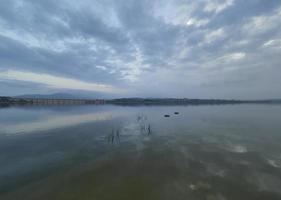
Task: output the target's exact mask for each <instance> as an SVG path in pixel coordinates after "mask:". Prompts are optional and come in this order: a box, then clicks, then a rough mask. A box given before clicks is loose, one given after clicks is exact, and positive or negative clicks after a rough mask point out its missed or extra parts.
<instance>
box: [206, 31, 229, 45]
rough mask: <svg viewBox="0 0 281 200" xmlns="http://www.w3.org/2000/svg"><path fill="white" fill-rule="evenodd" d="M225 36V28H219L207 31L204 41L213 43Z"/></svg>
mask: <svg viewBox="0 0 281 200" xmlns="http://www.w3.org/2000/svg"><path fill="white" fill-rule="evenodd" d="M224 37H225V31H224V29H223V28H219V29H217V30H214V31H211V32H207V33H206V34H205V39H204V41H203V43H207V44H208V43H212V42H214V41H216V40H218V39H222V38H224Z"/></svg>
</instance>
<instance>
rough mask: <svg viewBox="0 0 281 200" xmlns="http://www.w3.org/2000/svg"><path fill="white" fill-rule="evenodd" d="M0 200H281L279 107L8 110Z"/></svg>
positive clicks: (2, 134)
mask: <svg viewBox="0 0 281 200" xmlns="http://www.w3.org/2000/svg"><path fill="white" fill-rule="evenodd" d="M175 112H178V114H175ZM164 115H169V117H164ZM0 199H1V200H8V199H9V200H16V199H21V200H29V199H31V200H33V199H34V200H38V199H40V200H44V199H46V200H64V199H67V200H76V199H77V200H93V199H97V200H103V199H114V200H126V199H128V200H135V199H136V200H137V199H148V200H149V199H153V200H158V199H161V200H166V199H167V200H170V199H173V200H174V199H175V200H177V199H194V200H197V199H198V200H201V199H202V200H205V199H207V200H232V199H233V200H244V199H245V200H251V199H255V200H256V199H261V200H265V199H266V200H271V199H272V200H275V199H276V200H277V199H278V200H280V199H281V106H280V105H254V104H253V105H248V104H247V105H217V106H207V105H204V106H113V105H99V106H96V105H80V106H45V107H44V106H26V107H9V108H1V109H0Z"/></svg>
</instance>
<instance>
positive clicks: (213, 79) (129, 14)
mask: <svg viewBox="0 0 281 200" xmlns="http://www.w3.org/2000/svg"><path fill="white" fill-rule="evenodd" d="M280 13H281V2H280V0H270V1H265V0H259V1H257V0H247V1H244V0H200V1H192V0H186V1H183V0H155V1H148V0H120V1H115V0H106V1H98V0H92V1H90V0H82V1H79V2H78V1H74V0H60V1H56V0H48V1H38V0H27V1H23V0H10V1H7V2H5V4H1V5H0V72H1V76H2V81H1V86H0V89H1V94H0V95H5V94H12V93H13V94H15V95H16V94H18V93H21V94H22V93H23V91H27V92H29V93H30V92H32V91H40V89H41V90H42V91H44V92H48V91H58V92H59V91H60V90H64V89H65V88H66V89H71V88H72V89H75V90H77V89H78V90H85V89H86V90H87V91H96V90H99V91H100V92H101V93H102V92H106V93H116V92H117V91H119V90H120V88H122V89H124V90H126V94H124V93H120V96H123V95H127V96H136V95H137V96H155V97H157V96H175V97H176V96H179V97H183V96H184V97H189V96H194V97H198V98H199V97H211V96H214V97H215V98H219V97H221V98H223V97H226V98H236V97H245V96H247V95H253V96H261V97H268V96H270V95H277V96H281V93H280V91H281V90H280V86H279V87H278V86H276V85H278V84H279V83H280V84H281V82H280V80H279V78H278V77H276V74H278V73H281V71H280V70H281V69H280V67H279V66H280V65H279V63H280V61H281V60H280V51H281V50H280V42H279V40H280V38H281V28H280V27H281V26H280V25H281V24H280V23H281V22H280V20H279V19H280V17H281V15H280ZM7 72H9V73H12V74H13V73H17V75H16V78H15V74H13V79H11V77H10V78H9V80H8V79H7V77H6V79H5V80H4V79H3V76H4V75H3V73H7ZM19 73H21V74H19ZM26 73H28V74H29V73H31V74H32V76H31V74H29V75H28V76H27V74H26ZM6 75H7V74H6ZM21 75H24V76H21ZM10 76H12V75H11V74H10ZM42 76H51V77H48V78H47V79H42ZM22 77H26V79H25V80H20V79H22ZM30 77H32V79H33V80H36V81H37V82H31V81H30V80H32V79H28V78H30ZM35 77H37V78H35ZM39 77H41V78H39ZM39 79H40V80H39ZM65 79H67V80H65ZM261 79H262V80H265V81H263V82H262V81H261V82H258V81H256V82H255V81H253V80H261ZM43 80H44V81H43ZM46 80H55V81H53V82H52V83H50V82H46ZM226 80H231V81H230V82H231V84H224V83H226V82H227V81H226ZM247 80H248V83H247ZM23 81H25V84H23V85H24V86H23V85H21V84H19V83H21V82H23ZM26 81H29V82H26ZM39 81H40V82H39ZM73 81H74V82H73ZM230 82H228V83H230ZM250 82H251V83H253V82H254V83H255V84H253V85H254V86H253V87H256V88H263V89H260V90H258V89H254V88H253V87H250V85H251V84H250ZM66 83H67V84H66ZM32 84H33V85H32ZM215 86H220V92H218V90H217V89H216V88H215ZM241 88H243V91H242V89H241ZM267 88H271V90H270V91H275V92H269V90H268V89H267ZM230 90H231V91H233V92H232V93H230V92H229V91H230ZM245 91H247V92H245ZM252 91H256V92H255V93H254V92H253V93H252ZM216 95H217V96H216Z"/></svg>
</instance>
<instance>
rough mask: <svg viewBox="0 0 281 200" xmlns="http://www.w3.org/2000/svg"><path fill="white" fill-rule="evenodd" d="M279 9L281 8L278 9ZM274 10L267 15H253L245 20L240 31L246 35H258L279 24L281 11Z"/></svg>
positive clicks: (280, 22)
mask: <svg viewBox="0 0 281 200" xmlns="http://www.w3.org/2000/svg"><path fill="white" fill-rule="evenodd" d="M280 10H281V9H280ZM280 10H278V9H277V10H276V11H275V12H273V13H271V14H269V15H260V16H255V17H252V18H250V19H248V20H247V21H246V23H245V24H244V25H243V27H242V31H243V32H244V33H245V34H248V35H252V36H253V35H258V34H262V33H266V32H268V31H270V30H272V29H274V28H276V27H278V26H279V27H280V25H281V21H280V18H281V11H280Z"/></svg>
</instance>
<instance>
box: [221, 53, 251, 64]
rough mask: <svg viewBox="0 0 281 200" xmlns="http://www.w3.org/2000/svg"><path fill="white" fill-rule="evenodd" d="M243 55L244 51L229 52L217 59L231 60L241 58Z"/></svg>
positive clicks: (244, 55)
mask: <svg viewBox="0 0 281 200" xmlns="http://www.w3.org/2000/svg"><path fill="white" fill-rule="evenodd" d="M245 57H246V53H244V52H237V53H231V54H227V55H224V56H222V57H220V58H218V61H223V62H232V61H238V60H242V59H243V58H245Z"/></svg>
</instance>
